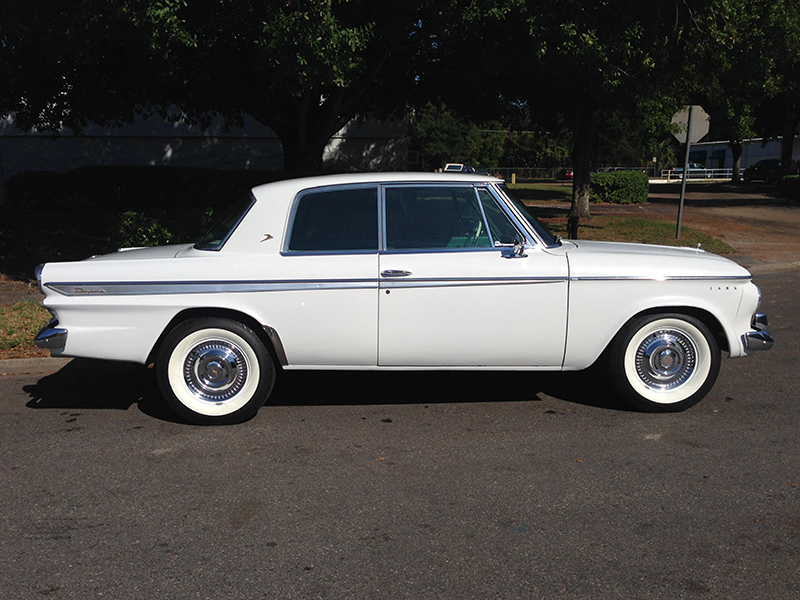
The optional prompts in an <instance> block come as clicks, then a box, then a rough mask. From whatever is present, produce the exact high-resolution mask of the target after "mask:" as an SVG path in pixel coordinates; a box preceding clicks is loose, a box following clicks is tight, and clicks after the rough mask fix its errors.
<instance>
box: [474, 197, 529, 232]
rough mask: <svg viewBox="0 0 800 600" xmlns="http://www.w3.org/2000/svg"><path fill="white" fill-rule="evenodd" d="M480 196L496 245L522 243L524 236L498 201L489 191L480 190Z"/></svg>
mask: <svg viewBox="0 0 800 600" xmlns="http://www.w3.org/2000/svg"><path fill="white" fill-rule="evenodd" d="M478 196H480V199H481V204H482V205H483V212H484V213H485V214H486V221H487V222H488V224H489V231H490V233H491V234H492V239H493V240H494V241H495V244H500V245H503V246H510V245H513V244H517V243H521V242H522V240H523V236H522V235H520V233H519V232H518V231H517V228H516V227H514V225H513V224H512V223H511V221H509V220H508V216H507V215H506V213H505V212H503V210H502V209H501V208H500V207H499V206H498V205H497V201H496V200H495V199H494V198H493V197H492V195H491V194H490V193H489V190H486V189H484V188H480V189H478Z"/></svg>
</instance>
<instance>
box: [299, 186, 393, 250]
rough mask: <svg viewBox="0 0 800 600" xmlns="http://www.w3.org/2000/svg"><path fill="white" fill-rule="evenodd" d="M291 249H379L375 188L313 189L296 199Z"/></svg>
mask: <svg viewBox="0 0 800 600" xmlns="http://www.w3.org/2000/svg"><path fill="white" fill-rule="evenodd" d="M287 249H288V250H289V251H291V252H348V251H364V250H371V251H374V252H377V250H378V189H377V188H376V187H373V188H355V189H347V190H330V191H313V192H309V193H307V194H305V195H303V196H302V197H301V198H300V199H299V200H298V202H297V206H296V208H295V213H294V218H293V219H292V225H291V233H290V235H289V246H288V248H287Z"/></svg>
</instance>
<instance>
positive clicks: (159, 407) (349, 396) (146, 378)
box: [23, 359, 630, 423]
mask: <svg viewBox="0 0 800 600" xmlns="http://www.w3.org/2000/svg"><path fill="white" fill-rule="evenodd" d="M598 381H601V382H603V383H601V384H600V385H598ZM23 389H24V391H25V392H26V393H27V394H28V395H29V397H30V400H28V402H27V403H26V406H27V407H28V408H32V409H60V410H76V409H81V410H129V409H130V408H131V407H132V406H134V405H136V406H137V407H138V409H139V410H140V411H141V412H142V413H144V414H146V415H148V416H150V417H153V418H155V419H159V420H162V421H168V422H172V423H186V421H185V420H183V419H182V418H180V417H178V416H177V415H176V414H175V413H174V412H173V411H172V410H171V409H170V408H169V406H168V405H167V403H166V402H165V401H164V399H163V397H162V396H161V392H160V391H159V388H158V383H157V381H156V376H155V372H154V370H152V369H148V368H146V367H144V366H141V365H137V364H132V363H119V362H113V361H102V360H88V359H74V360H72V361H71V362H70V363H69V364H67V365H66V366H65V367H63V368H62V369H61V370H60V371H58V372H56V373H53V374H52V375H47V376H45V377H43V378H41V379H40V380H39V381H37V382H36V383H35V384H32V385H27V386H25V387H24V388H23ZM543 395H546V396H551V397H553V398H555V399H557V400H563V401H565V402H569V403H572V404H581V405H584V406H591V407H596V408H602V409H607V410H618V411H629V410H630V409H629V408H628V407H627V405H625V404H624V403H623V402H622V401H621V400H619V399H618V398H617V397H616V396H615V395H614V394H613V392H612V391H611V390H610V389H609V388H608V386H607V385H606V384H605V380H604V379H603V377H602V373H598V369H597V368H596V367H595V368H592V369H589V370H586V371H579V372H570V373H545V372H530V371H283V372H281V373H279V377H278V379H277V381H276V384H275V388H274V390H273V392H272V395H271V396H270V398H269V399H268V401H267V405H268V406H332V405H364V404H386V405H392V404H435V403H448V402H469V403H477V402H508V401H531V402H541V401H543V400H544V399H543V398H542V396H543Z"/></svg>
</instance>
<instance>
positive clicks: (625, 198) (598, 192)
mask: <svg viewBox="0 0 800 600" xmlns="http://www.w3.org/2000/svg"><path fill="white" fill-rule="evenodd" d="M649 188H650V183H649V180H648V178H647V175H646V174H645V173H642V172H640V171H612V172H610V173H592V174H591V176H590V179H589V193H590V198H591V200H592V202H610V203H612V204H642V203H643V202H647V192H648V191H649Z"/></svg>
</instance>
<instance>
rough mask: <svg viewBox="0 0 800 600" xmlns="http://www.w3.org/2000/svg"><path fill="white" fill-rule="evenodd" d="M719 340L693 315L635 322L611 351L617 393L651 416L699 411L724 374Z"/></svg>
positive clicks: (625, 328) (644, 318)
mask: <svg viewBox="0 0 800 600" xmlns="http://www.w3.org/2000/svg"><path fill="white" fill-rule="evenodd" d="M719 365H720V350H719V345H718V344H717V341H716V340H715V339H714V336H713V335H712V334H711V332H710V331H709V330H708V328H707V327H706V326H705V325H704V324H703V323H702V322H700V321H699V320H697V319H695V318H693V317H690V316H688V315H680V314H661V315H645V316H642V317H638V318H636V319H633V320H631V321H630V322H629V323H628V324H627V325H626V326H625V327H624V328H623V329H622V330H621V331H620V333H619V334H618V335H617V337H616V338H615V340H614V342H613V344H612V348H611V369H612V370H611V375H612V381H613V383H614V386H615V388H616V390H617V392H618V393H619V394H620V395H621V396H622V397H623V398H624V399H625V400H626V401H627V402H628V403H630V404H631V405H632V406H634V407H636V408H638V409H640V410H644V411H647V412H678V411H681V410H685V409H687V408H689V407H690V406H694V405H695V404H697V403H698V402H699V401H700V400H702V399H703V397H704V396H705V395H706V394H707V393H708V392H709V390H710V389H711V387H712V386H713V385H714V382H715V381H716V379H717V375H718V374H719Z"/></svg>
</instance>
